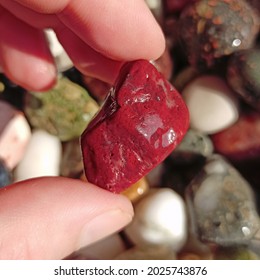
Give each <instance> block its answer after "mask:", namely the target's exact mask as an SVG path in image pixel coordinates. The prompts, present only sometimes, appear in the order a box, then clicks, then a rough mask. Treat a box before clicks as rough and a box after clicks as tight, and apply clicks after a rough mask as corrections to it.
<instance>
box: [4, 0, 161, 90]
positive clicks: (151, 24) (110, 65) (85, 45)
mask: <svg viewBox="0 0 260 280" xmlns="http://www.w3.org/2000/svg"><path fill="white" fill-rule="evenodd" d="M43 28H53V29H54V30H55V32H56V34H57V37H58V39H59V41H60V42H61V44H62V45H63V47H64V49H65V50H66V51H67V53H68V55H69V56H70V58H71V59H72V61H73V62H74V65H75V66H76V67H77V68H78V69H79V70H80V71H81V72H82V73H84V74H87V75H92V76H94V77H97V78H99V79H102V80H104V81H106V82H109V83H111V84H112V83H113V82H114V80H115V78H116V76H117V74H118V71H119V69H120V67H121V65H122V62H124V61H130V60H135V59H140V58H143V59H156V58H158V57H159V56H160V55H161V54H162V52H163V50H164V47H165V40H164V37H163V33H162V31H161V29H160V27H159V26H158V24H157V23H156V21H155V19H154V18H153V16H152V14H151V12H150V10H149V9H148V8H147V6H146V4H145V2H144V0H131V1H128V0H108V1H103V0H84V1H83V0H73V1H70V0H58V1H51V0H15V1H10V0H0V34H1V36H0V66H1V68H2V69H3V71H4V73H5V74H6V75H7V76H8V77H9V78H10V79H11V80H13V81H14V82H15V83H17V84H19V85H21V86H23V87H25V88H27V89H31V90H45V89H48V88H49V87H51V86H52V85H53V84H54V82H55V77H56V69H55V66H54V63H53V59H52V57H51V54H50V52H49V49H48V46H47V43H46V40H45V36H44V33H43V31H42V29H43Z"/></svg>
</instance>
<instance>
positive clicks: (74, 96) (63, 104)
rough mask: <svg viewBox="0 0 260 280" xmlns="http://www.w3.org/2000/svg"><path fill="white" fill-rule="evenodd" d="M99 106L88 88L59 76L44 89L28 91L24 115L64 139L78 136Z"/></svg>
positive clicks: (38, 127) (34, 126) (36, 124)
mask: <svg viewBox="0 0 260 280" xmlns="http://www.w3.org/2000/svg"><path fill="white" fill-rule="evenodd" d="M98 109H99V105H98V104H97V103H96V101H94V100H93V98H91V97H90V96H89V94H88V92H87V91H86V89H85V88H84V87H82V86H80V85H79V84H77V83H74V82H72V81H71V80H70V79H68V78H66V77H65V76H60V77H59V78H58V80H57V83H56V85H55V86H54V87H53V88H51V89H50V90H48V91H45V92H27V93H26V96H25V109H24V110H25V114H26V117H27V118H28V121H29V123H30V124H31V126H32V127H33V128H35V129H36V128H37V129H43V130H46V131H47V132H49V133H51V134H52V135H55V136H58V137H59V139H60V140H61V141H69V140H72V139H74V138H78V137H79V136H80V135H81V133H82V132H83V130H84V129H85V128H86V126H87V125H88V123H89V122H90V120H91V119H92V117H93V116H94V115H95V114H96V112H97V111H98Z"/></svg>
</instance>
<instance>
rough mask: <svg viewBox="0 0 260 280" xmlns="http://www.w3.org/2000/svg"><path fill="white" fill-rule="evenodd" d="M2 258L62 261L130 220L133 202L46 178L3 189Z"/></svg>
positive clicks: (82, 184) (75, 183)
mask: <svg viewBox="0 0 260 280" xmlns="http://www.w3.org/2000/svg"><path fill="white" fill-rule="evenodd" d="M0 213H1V214H0V224H1V231H0V241H1V242H0V258H1V259H62V258H64V257H65V256H67V255H69V254H71V253H72V252H73V251H75V250H78V249H79V248H80V247H83V246H86V245H88V244H90V243H92V242H94V241H96V240H98V239H100V238H103V237H105V236H107V235H108V234H111V233H113V232H115V231H117V230H119V229H121V228H122V227H123V226H124V225H126V224H127V223H128V222H130V220H131V218H132V215H133V212H132V206H131V204H130V202H129V201H128V200H127V199H126V198H125V197H123V196H121V195H115V194H112V193H109V192H107V191H105V190H103V189H100V188H98V187H95V186H93V185H91V184H89V183H86V182H82V181H79V180H74V179H67V178H62V177H45V178H37V179H31V180H27V181H23V182H19V183H16V184H14V185H11V186H9V187H7V188H5V189H2V190H1V191H0Z"/></svg>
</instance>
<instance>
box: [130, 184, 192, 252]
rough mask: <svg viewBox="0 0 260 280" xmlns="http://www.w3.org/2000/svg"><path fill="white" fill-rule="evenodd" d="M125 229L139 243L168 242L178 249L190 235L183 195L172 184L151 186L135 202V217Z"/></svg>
mask: <svg viewBox="0 0 260 280" xmlns="http://www.w3.org/2000/svg"><path fill="white" fill-rule="evenodd" d="M124 232H125V233H126V235H127V236H128V238H129V239H130V240H131V241H132V242H133V243H134V244H136V245H137V246H138V247H145V246H158V245H161V246H163V245H165V246H166V245H167V246H168V247H169V248H171V249H172V250H173V251H175V252H177V251H179V250H180V249H181V248H182V246H183V245H184V243H185V241H186V238H187V221H186V209H185V204H184V201H183V199H182V198H181V196H179V195H178V194H177V193H176V192H174V191H173V190H171V189H169V188H160V189H154V190H151V191H150V193H149V194H147V195H146V196H144V197H143V198H142V199H141V200H139V202H138V203H137V204H136V207H135V216H134V218H133V221H132V222H131V223H130V224H129V225H128V226H127V227H126V228H125V230H124Z"/></svg>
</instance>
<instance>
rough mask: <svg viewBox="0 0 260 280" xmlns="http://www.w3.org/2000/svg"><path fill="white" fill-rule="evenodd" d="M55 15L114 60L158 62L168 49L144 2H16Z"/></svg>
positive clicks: (118, 0)
mask: <svg viewBox="0 0 260 280" xmlns="http://www.w3.org/2000/svg"><path fill="white" fill-rule="evenodd" d="M16 2H18V3H19V4H21V5H23V6H25V7H27V8H29V9H33V10H35V11H36V12H38V13H47V14H56V15H57V17H58V18H59V19H60V20H61V21H62V23H63V24H64V25H65V26H67V27H68V28H69V29H71V30H72V31H73V32H74V33H75V34H77V36H79V37H80V38H81V39H82V40H83V41H85V43H86V44H88V45H89V46H90V47H92V48H93V49H94V50H95V51H97V52H100V53H101V54H103V55H105V56H108V57H110V58H112V59H115V60H119V61H121V60H123V61H125V60H135V59H141V58H143V59H156V58H158V57H159V56H160V55H161V54H162V52H163V51H164V48H165V40H164V36H163V33H162V31H161V28H160V26H159V25H158V23H157V22H156V20H155V19H154V17H153V15H152V13H151V12H150V10H149V8H148V7H147V5H146V3H145V1H144V0H131V1H128V0H108V1H103V0H85V1H82V0H73V1H72V0H58V1H49V0H38V1H35V0H16Z"/></svg>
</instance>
